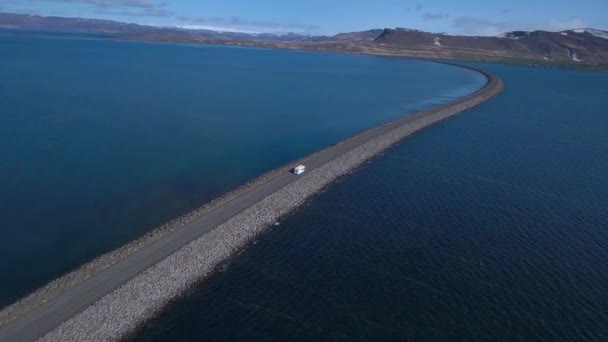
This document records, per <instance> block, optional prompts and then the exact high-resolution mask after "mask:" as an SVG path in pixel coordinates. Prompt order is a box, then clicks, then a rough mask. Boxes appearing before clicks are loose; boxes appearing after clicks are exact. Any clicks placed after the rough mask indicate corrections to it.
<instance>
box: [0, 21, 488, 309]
mask: <svg viewBox="0 0 608 342" xmlns="http://www.w3.org/2000/svg"><path fill="white" fill-rule="evenodd" d="M0 79H1V80H2V82H0V108H1V110H0V151H1V152H2V153H1V156H0V222H2V224H1V225H0V233H1V234H2V246H1V248H0V279H3V281H0V306H1V305H3V304H7V303H8V302H10V301H12V300H14V299H16V298H17V297H19V296H21V295H24V294H26V293H27V292H28V291H30V290H32V289H34V288H36V287H38V286H41V285H43V284H44V283H45V282H47V281H50V280H52V279H53V278H54V277H56V276H58V275H60V274H62V273H65V272H68V271H70V270H72V269H73V268H75V267H77V266H78V265H80V264H82V263H83V262H86V261H88V260H91V259H92V258H94V257H95V256H97V255H100V254H101V253H104V252H107V251H109V250H112V249H114V248H116V247H118V246H120V245H122V244H124V243H125V242H128V241H130V240H132V239H134V238H136V237H138V236H141V235H142V234H144V233H145V232H148V231H150V230H151V229H153V228H155V227H156V226H159V225H161V224H163V223H165V222H166V221H168V220H169V219H172V218H174V217H176V216H179V215H180V214H183V213H185V212H187V211H189V210H191V209H193V208H195V207H197V206H199V205H201V204H203V203H205V202H207V201H209V200H210V199H212V198H215V197H217V196H219V195H221V194H222V193H224V192H226V191H228V190H229V189H232V188H234V187H236V186H238V185H240V184H242V183H244V182H246V181H247V180H250V179H252V178H254V177H255V176H257V175H259V174H261V173H263V172H265V171H269V170H271V169H273V168H275V167H277V166H279V165H283V164H284V163H286V162H288V161H290V160H293V159H296V158H298V157H301V156H303V155H306V154H308V153H310V152H313V151H316V150H318V149H320V148H322V147H325V146H328V145H330V144H332V143H335V142H337V141H339V140H341V139H343V138H345V137H347V136H350V135H353V134H355V133H358V132H360V131H362V130H365V129H367V128H370V127H373V126H376V125H378V124H380V123H383V122H387V121H389V120H391V119H395V118H397V117H399V116H401V115H404V114H407V113H412V112H416V111H418V110H420V109H423V108H428V107H432V106H434V105H437V104H439V103H445V102H447V101H449V100H452V99H454V98H456V97H459V96H463V95H466V94H468V93H471V92H473V91H474V90H476V89H478V88H480V87H481V86H482V84H483V82H484V79H483V78H482V77H481V76H479V75H478V74H476V73H473V72H470V71H467V70H462V69H458V68H454V67H450V66H445V65H439V64H434V63H428V62H421V61H413V60H407V61H406V60H398V59H390V58H379V57H369V56H350V55H339V54H320V53H305V52H288V51H273V50H262V49H242V48H229V47H213V46H200V45H178V44H154V43H137V42H121V41H110V40H99V39H94V37H92V36H84V37H81V36H79V35H71V36H69V37H65V36H62V35H60V34H51V35H49V34H46V35H45V34H41V33H40V32H31V33H28V32H25V33H24V32H14V31H0ZM7 279H10V281H6V280H7Z"/></svg>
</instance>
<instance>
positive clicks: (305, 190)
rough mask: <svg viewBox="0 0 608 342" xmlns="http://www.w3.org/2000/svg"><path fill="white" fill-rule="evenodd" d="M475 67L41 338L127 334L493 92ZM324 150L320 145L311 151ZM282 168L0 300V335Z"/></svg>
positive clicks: (495, 85)
mask: <svg viewBox="0 0 608 342" xmlns="http://www.w3.org/2000/svg"><path fill="white" fill-rule="evenodd" d="M482 73H483V74H484V75H485V76H486V77H487V78H488V84H487V85H486V86H485V87H484V88H483V89H482V90H480V91H478V92H477V93H475V94H473V95H470V96H467V97H465V98H463V99H461V100H459V101H457V102H455V103H452V104H449V105H445V106H441V107H439V108H438V109H437V110H432V111H427V112H423V113H420V114H418V115H414V116H412V117H408V118H409V120H407V121H404V122H403V123H401V121H400V120H397V121H396V122H393V123H389V124H387V125H394V126H391V128H392V127H395V128H394V129H391V130H390V131H388V132H387V133H385V134H383V135H381V136H379V137H376V138H374V139H373V140H370V141H368V142H366V143H364V144H362V145H359V146H358V147H356V148H354V149H352V150H350V151H348V152H346V153H344V154H342V155H340V156H339V157H337V158H336V159H333V160H332V161H330V162H328V163H326V164H324V165H323V166H321V167H319V168H316V169H313V170H312V171H310V172H308V173H305V174H304V175H302V176H301V177H299V178H298V179H297V180H295V181H293V182H291V183H289V184H288V185H286V186H285V187H283V188H281V189H280V190H278V191H276V192H274V193H272V194H271V195H269V196H267V197H266V198H264V199H263V200H261V201H259V202H257V203H256V204H254V205H253V206H251V207H249V208H248V209H246V210H245V211H242V212H241V213H239V214H237V215H236V216H233V217H232V218H231V219H229V220H228V221H226V222H224V223H223V224H221V225H219V226H217V227H216V228H215V229H213V230H212V231H210V232H208V233H206V234H205V235H203V236H201V237H200V238H198V239H195V240H193V241H192V242H190V243H189V244H187V245H186V246H184V247H183V248H181V249H180V250H179V251H177V252H176V253H174V254H172V255H170V256H169V257H167V258H165V259H164V260H163V261H161V262H160V263H158V264H156V265H155V266H153V267H150V268H148V269H147V270H146V271H144V272H142V273H140V274H139V275H138V276H136V277H135V278H133V279H131V280H130V281H128V282H127V283H125V284H123V285H122V286H121V287H120V288H118V289H116V290H115V291H113V292H112V293H110V294H108V295H106V296H105V297H103V298H102V299H101V300H99V301H98V302H96V303H95V304H94V305H92V306H89V307H88V308H87V309H85V310H84V311H82V312H80V313H79V314H78V315H76V316H74V317H72V318H71V319H69V320H68V321H65V322H63V323H62V324H61V325H59V326H58V327H57V328H55V329H54V330H52V331H51V332H49V333H48V334H46V335H45V336H43V337H42V338H41V339H40V340H41V341H83V340H93V341H107V340H117V339H120V338H122V337H124V336H126V335H127V334H129V333H130V332H132V331H133V330H134V329H136V328H137V327H138V326H139V325H140V324H142V323H144V322H145V321H146V320H148V319H150V318H151V317H153V316H154V315H155V314H156V313H157V312H158V311H159V310H161V309H162V308H163V307H164V306H166V305H167V304H168V303H169V302H170V301H171V300H172V299H174V298H176V297H178V296H180V295H181V294H183V293H184V292H185V291H187V290H188V289H189V288H191V287H192V286H193V285H195V284H196V283H197V282H199V281H201V280H202V279H204V278H205V277H206V276H208V275H209V274H210V273H211V272H212V271H213V270H214V269H215V267H217V266H218V265H220V264H221V263H223V262H225V261H226V260H228V258H229V257H230V256H231V255H233V254H234V253H236V252H237V251H238V250H239V249H241V248H242V247H243V246H245V245H246V244H247V243H248V242H250V241H251V240H252V239H254V238H255V237H256V236H258V235H259V234H261V233H263V232H264V231H265V230H266V229H268V228H269V227H270V226H272V225H273V224H274V223H275V222H277V221H278V220H280V219H281V217H283V216H285V215H287V214H289V213H290V212H291V211H293V210H294V209H295V208H297V207H299V206H300V205H302V204H303V203H304V202H305V201H306V200H307V199H309V198H310V197H311V196H313V195H314V194H315V193H317V192H319V191H320V190H322V189H323V188H324V187H326V186H327V185H328V184H330V183H331V182H333V181H335V180H336V179H337V178H339V177H341V176H343V175H345V174H347V173H349V172H351V171H352V170H354V169H355V168H357V167H358V166H360V165H361V164H362V163H364V162H365V161H367V160H369V159H370V158H373V157H375V156H377V155H378V154H380V153H382V152H383V151H384V150H386V149H387V148H389V147H390V146H392V145H394V144H395V143H398V142H399V141H401V140H402V139H404V138H405V137H407V136H409V135H411V134H413V133H415V132H417V131H419V130H421V129H423V128H425V127H428V126H430V125H432V124H434V123H436V122H438V121H441V120H444V119H447V118H449V117H452V116H454V115H456V114H459V113H461V112H463V111H465V110H468V109H470V108H472V107H474V106H476V105H478V104H480V103H482V102H484V101H486V100H488V99H489V98H491V97H493V96H495V95H496V94H498V92H500V90H501V89H502V82H501V81H500V80H499V79H497V78H496V77H494V76H493V75H489V74H487V73H484V72H482ZM385 126H386V125H385ZM362 134H364V133H362ZM330 148H332V147H330ZM330 148H328V149H330ZM323 152H324V151H319V152H317V153H315V154H314V155H318V154H320V153H323ZM314 155H311V156H308V157H306V158H303V159H302V160H300V161H296V162H294V163H290V165H294V164H297V163H305V160H307V159H310V158H312V157H313V156H314ZM288 169H289V166H285V167H282V168H278V169H276V170H273V171H271V172H269V173H267V174H265V175H263V176H261V177H259V178H257V179H256V180H254V181H252V182H250V183H248V184H246V185H244V186H242V187H240V188H239V189H236V190H235V191H233V192H231V193H229V194H226V195H225V196H223V197H222V198H219V199H217V200H215V201H213V202H211V203H209V204H207V205H205V206H203V207H201V208H200V209H198V210H196V211H193V212H191V213H189V214H187V215H184V216H182V217H180V218H179V219H177V220H174V221H172V222H170V223H168V224H166V225H164V226H162V227H160V228H159V229H157V230H155V231H154V232H152V233H150V234H148V235H147V236H145V237H143V238H141V239H139V240H137V241H135V242H133V243H130V244H128V245H126V246H124V247H122V248H120V249H118V250H116V251H114V252H111V253H108V254H106V255H103V256H101V257H99V258H97V259H95V260H94V261H93V262H91V263H89V264H87V265H84V266H82V267H81V268H80V269H78V270H76V271H74V272H72V273H70V274H68V275H66V276H64V277H61V278H59V279H57V280H55V281H54V282H52V283H50V284H49V285H47V286H45V287H44V288H42V289H40V290H38V291H36V292H35V293H33V294H32V295H30V296H28V297H26V298H24V299H23V300H21V301H19V302H17V303H15V304H13V305H11V306H9V307H7V308H6V309H4V310H3V311H2V312H0V335H1V330H2V325H3V322H4V323H10V322H11V321H12V320H13V319H18V317H19V316H21V315H22V314H23V313H25V312H28V311H30V310H32V309H33V308H36V307H37V306H38V305H40V304H41V303H45V302H47V301H49V300H51V299H53V298H55V297H56V296H58V294H60V293H62V292H64V291H69V288H70V287H72V286H74V285H75V284H78V283H79V282H81V281H83V280H84V279H87V278H88V277H90V276H91V275H92V274H95V273H96V272H98V271H100V270H102V269H104V268H107V267H109V266H111V265H113V264H114V263H116V262H117V261H118V260H122V259H124V258H127V257H128V256H129V255H131V254H132V253H134V252H135V251H137V250H140V249H142V248H144V247H146V246H147V245H149V244H150V243H152V242H154V241H156V240H158V239H160V238H162V237H164V236H167V235H168V234H170V233H171V232H173V231H174V230H176V229H178V228H179V227H181V226H183V225H184V224H186V223H189V222H192V221H194V220H196V219H197V218H199V217H200V216H202V215H204V214H205V213H207V212H209V211H211V210H213V209H215V208H217V207H219V206H221V205H222V204H224V203H226V202H228V201H230V200H231V199H233V198H236V197H238V196H240V195H241V194H243V193H245V192H247V191H248V190H250V189H253V188H255V187H256V186H259V185H260V184H263V183H265V182H266V181H268V180H269V179H272V178H274V177H276V176H277V175H279V174H282V173H284V172H286V171H287V170H288Z"/></svg>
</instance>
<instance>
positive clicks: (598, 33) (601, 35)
mask: <svg viewBox="0 0 608 342" xmlns="http://www.w3.org/2000/svg"><path fill="white" fill-rule="evenodd" d="M572 32H574V33H588V34H590V35H592V36H594V37H598V38H604V39H608V32H606V31H602V30H595V29H576V30H572Z"/></svg>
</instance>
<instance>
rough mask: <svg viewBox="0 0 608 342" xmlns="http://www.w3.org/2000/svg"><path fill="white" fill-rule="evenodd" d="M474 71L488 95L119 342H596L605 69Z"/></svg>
mask: <svg viewBox="0 0 608 342" xmlns="http://www.w3.org/2000/svg"><path fill="white" fill-rule="evenodd" d="M402 62H404V63H406V65H407V64H408V63H411V62H410V61H402ZM477 66H479V67H481V68H484V69H486V70H488V71H490V72H493V73H495V74H497V75H498V76H500V77H501V78H502V79H503V80H504V82H505V90H504V92H503V93H502V94H501V95H500V96H499V97H497V98H495V99H494V100H492V101H491V102H489V103H486V104H484V105H482V106H480V107H478V108H476V109H474V110H472V111H469V112H467V113H465V114H463V115H461V116H458V117H456V118H454V119H451V120H449V121H446V122H443V123H440V124H438V125H436V126H433V127H431V128H429V129H426V130H424V131H422V132H420V133H418V134H416V135H415V136H413V137H411V138H409V139H407V140H405V141H403V142H402V143H401V144H399V145H398V146H396V147H394V148H392V149H391V150H389V151H388V152H386V153H385V154H384V155H383V156H381V157H379V158H377V159H375V160H373V161H372V162H370V163H369V164H367V165H365V166H364V167H362V168H360V169H359V170H358V171H356V172H354V173H353V174H352V175H349V176H346V177H344V178H343V179H341V180H340V181H339V182H337V183H335V184H333V185H332V186H330V187H329V188H328V189H327V191H326V192H323V193H321V194H319V195H318V196H316V197H315V198H314V199H312V200H311V201H310V202H309V203H308V204H307V205H306V206H305V207H303V208H301V209H300V210H298V211H297V212H295V213H294V214H293V215H291V216H290V217H288V218H287V219H286V220H284V221H283V222H281V225H280V226H278V227H276V228H274V229H273V230H272V231H271V232H269V233H268V234H266V235H264V236H263V237H261V238H260V239H259V240H258V241H256V242H255V243H254V244H253V245H252V246H250V248H248V249H247V250H245V251H244V252H243V253H242V254H240V255H239V256H237V257H236V258H234V260H233V261H232V262H230V263H229V264H227V265H226V266H225V267H224V269H223V270H222V271H221V272H219V273H217V274H216V275H215V276H213V277H212V278H210V279H209V280H207V281H204V282H202V283H201V284H200V285H199V286H198V287H197V288H195V289H194V290H193V291H192V292H191V293H189V294H187V295H186V296H185V297H184V298H183V299H181V300H179V301H178V302H177V303H175V304H174V305H173V306H172V307H170V308H169V309H168V310H167V311H166V312H165V313H163V314H162V315H160V317H158V318H157V319H155V320H154V321H152V322H150V323H149V324H147V325H146V326H145V327H143V329H142V330H141V331H140V332H139V334H138V335H136V336H134V337H133V339H135V340H137V341H199V340H205V341H241V340H251V341H257V340H261V341H266V340H272V341H324V340H337V341H355V340H356V341H608V262H607V260H608V110H607V108H608V73H598V72H590V71H577V70H563V69H555V68H532V67H524V66H507V65H499V64H483V65H477ZM438 83H439V82H438Z"/></svg>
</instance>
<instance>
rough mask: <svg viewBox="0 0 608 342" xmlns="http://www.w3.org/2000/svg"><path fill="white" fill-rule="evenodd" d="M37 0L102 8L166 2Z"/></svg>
mask: <svg viewBox="0 0 608 342" xmlns="http://www.w3.org/2000/svg"><path fill="white" fill-rule="evenodd" d="M36 1H38V2H57V3H69V4H83V5H91V6H96V7H102V8H111V7H131V8H156V7H162V6H165V5H166V3H156V2H155V1H152V0H36Z"/></svg>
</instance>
